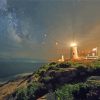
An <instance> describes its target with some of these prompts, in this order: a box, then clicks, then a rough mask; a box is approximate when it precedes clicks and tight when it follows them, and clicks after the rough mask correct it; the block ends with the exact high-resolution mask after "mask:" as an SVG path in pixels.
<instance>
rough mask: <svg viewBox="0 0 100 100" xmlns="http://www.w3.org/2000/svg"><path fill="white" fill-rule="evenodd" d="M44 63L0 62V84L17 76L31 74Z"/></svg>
mask: <svg viewBox="0 0 100 100" xmlns="http://www.w3.org/2000/svg"><path fill="white" fill-rule="evenodd" d="M44 64H46V63H35V62H0V83H3V82H6V81H8V80H11V79H13V78H14V77H16V76H17V75H19V74H20V75H21V74H25V73H26V74H27V73H33V72H34V71H36V70H37V69H39V68H40V67H41V66H43V65H44Z"/></svg>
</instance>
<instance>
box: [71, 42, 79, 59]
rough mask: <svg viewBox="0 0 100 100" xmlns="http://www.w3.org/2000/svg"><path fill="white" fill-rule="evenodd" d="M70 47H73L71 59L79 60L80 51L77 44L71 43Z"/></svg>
mask: <svg viewBox="0 0 100 100" xmlns="http://www.w3.org/2000/svg"><path fill="white" fill-rule="evenodd" d="M70 46H71V59H73V60H77V59H79V56H78V51H77V44H76V43H71V45H70Z"/></svg>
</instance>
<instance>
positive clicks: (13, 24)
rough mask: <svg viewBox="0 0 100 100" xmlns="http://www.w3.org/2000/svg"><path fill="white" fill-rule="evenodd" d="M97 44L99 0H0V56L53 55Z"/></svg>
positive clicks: (37, 57) (7, 57)
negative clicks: (73, 45) (70, 48)
mask: <svg viewBox="0 0 100 100" xmlns="http://www.w3.org/2000/svg"><path fill="white" fill-rule="evenodd" d="M73 33H74V34H75V40H76V41H77V43H78V46H79V49H80V50H82V49H92V48H95V47H98V48H99V47H100V44H99V43H100V0H0V59H12V58H26V59H28V58H29V59H30V58H32V59H42V60H48V59H55V58H59V57H60V56H61V54H62V53H63V54H64V55H66V56H68V55H69V46H70V42H71V41H72V40H73Z"/></svg>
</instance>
